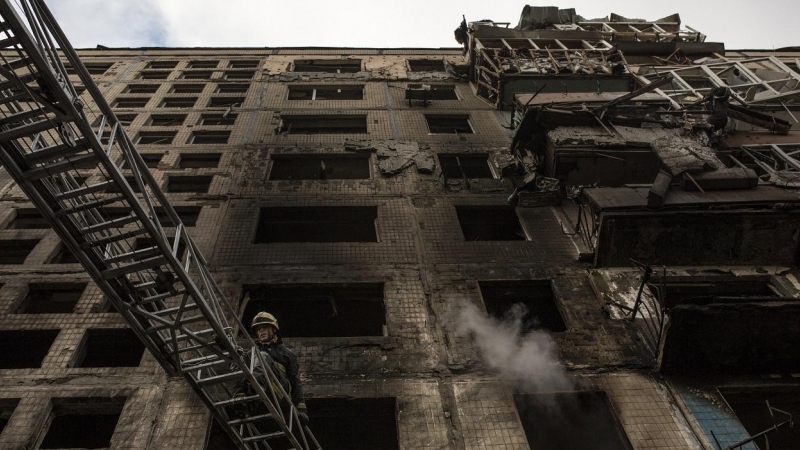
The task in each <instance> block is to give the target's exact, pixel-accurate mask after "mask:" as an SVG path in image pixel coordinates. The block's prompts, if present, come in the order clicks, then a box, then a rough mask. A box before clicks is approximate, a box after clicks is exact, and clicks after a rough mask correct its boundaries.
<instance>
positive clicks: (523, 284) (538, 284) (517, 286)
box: [478, 278, 570, 335]
mask: <svg viewBox="0 0 800 450" xmlns="http://www.w3.org/2000/svg"><path fill="white" fill-rule="evenodd" d="M502 286H507V287H506V289H509V290H513V291H514V292H515V293H519V292H520V291H523V290H526V289H530V290H540V289H546V290H547V291H548V292H549V296H548V297H549V298H548V299H546V301H547V303H548V306H547V307H548V308H550V307H552V311H544V312H545V313H548V314H553V313H554V314H555V315H556V316H557V321H556V322H557V323H556V325H560V326H557V327H555V328H558V329H553V328H551V327H547V326H542V327H539V328H533V327H531V326H529V325H530V324H529V323H523V324H522V325H523V326H524V327H525V328H524V329H522V330H521V331H522V334H523V335H526V334H530V333H534V332H537V331H544V332H547V333H553V334H558V333H564V332H567V331H569V330H570V326H569V323H568V322H567V320H566V315H565V314H564V310H563V306H562V305H563V302H562V301H561V297H560V295H559V293H558V289H556V286H555V283H554V282H553V279H552V278H545V279H535V280H478V292H479V293H480V297H481V303H482V304H483V306H484V309H485V310H486V313H487V314H489V316H491V317H494V318H496V319H498V320H503V319H504V318H503V317H498V315H497V314H495V311H492V310H494V309H495V308H494V307H495V306H500V303H504V302H503V301H502V300H499V299H498V296H493V295H491V294H492V292H490V291H492V290H494V291H497V290H501V289H502ZM509 297H511V298H512V299H517V298H520V295H511V296H509ZM541 297H542V296H539V295H537V296H534V297H533V298H534V299H536V298H541ZM487 298H488V300H489V302H487ZM522 298H524V299H526V300H527V299H528V297H522ZM490 303H493V305H490ZM516 303H523V305H524V306H525V307H526V309H527V310H528V313H529V314H530V316H531V318H532V317H533V316H536V314H535V312H536V311H535V309H534V308H531V307H530V306H529V305H527V304H526V303H527V302H525V301H523V302H516ZM506 311H507V309H506ZM540 323H541V322H540Z"/></svg>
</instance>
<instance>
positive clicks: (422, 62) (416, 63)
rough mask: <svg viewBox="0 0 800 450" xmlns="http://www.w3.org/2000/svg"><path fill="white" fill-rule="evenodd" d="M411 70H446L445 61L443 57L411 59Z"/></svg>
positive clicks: (409, 63) (409, 64) (409, 61)
mask: <svg viewBox="0 0 800 450" xmlns="http://www.w3.org/2000/svg"><path fill="white" fill-rule="evenodd" d="M408 67H409V69H411V72H444V61H442V60H441V59H409V60H408Z"/></svg>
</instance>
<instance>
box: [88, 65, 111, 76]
mask: <svg viewBox="0 0 800 450" xmlns="http://www.w3.org/2000/svg"><path fill="white" fill-rule="evenodd" d="M113 65H114V63H105V62H84V63H83V66H84V67H86V71H87V72H89V73H90V74H92V75H103V74H104V73H106V71H108V69H110V68H111V66H113Z"/></svg>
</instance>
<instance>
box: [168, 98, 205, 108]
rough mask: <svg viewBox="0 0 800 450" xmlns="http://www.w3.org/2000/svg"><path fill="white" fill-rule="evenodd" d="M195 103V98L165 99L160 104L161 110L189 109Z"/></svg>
mask: <svg viewBox="0 0 800 450" xmlns="http://www.w3.org/2000/svg"><path fill="white" fill-rule="evenodd" d="M195 103H197V97H166V98H165V99H164V100H163V101H162V102H161V107H162V108H191V107H193V106H194V104H195Z"/></svg>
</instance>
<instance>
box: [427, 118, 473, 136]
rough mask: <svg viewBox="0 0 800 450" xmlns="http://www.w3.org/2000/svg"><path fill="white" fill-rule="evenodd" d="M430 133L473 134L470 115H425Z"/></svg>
mask: <svg viewBox="0 0 800 450" xmlns="http://www.w3.org/2000/svg"><path fill="white" fill-rule="evenodd" d="M425 120H426V121H427V122H428V131H430V132H431V133H432V134H454V133H455V134H468V133H472V132H473V131H472V127H471V126H470V124H469V114H425Z"/></svg>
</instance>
